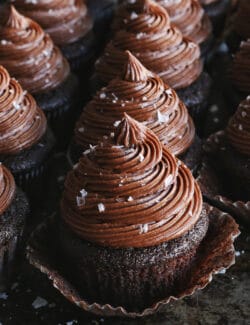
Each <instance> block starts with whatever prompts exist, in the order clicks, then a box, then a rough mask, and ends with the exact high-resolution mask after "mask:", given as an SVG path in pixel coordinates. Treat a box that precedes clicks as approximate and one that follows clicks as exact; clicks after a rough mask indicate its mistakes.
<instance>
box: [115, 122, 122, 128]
mask: <svg viewBox="0 0 250 325" xmlns="http://www.w3.org/2000/svg"><path fill="white" fill-rule="evenodd" d="M120 123H121V121H115V122H114V124H113V125H114V127H115V128H117V127H118V126H119V125H120Z"/></svg>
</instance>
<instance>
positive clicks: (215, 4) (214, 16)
mask: <svg viewBox="0 0 250 325" xmlns="http://www.w3.org/2000/svg"><path fill="white" fill-rule="evenodd" d="M200 3H201V4H202V6H203V8H204V9H205V12H206V13H207V15H208V17H209V18H210V19H211V22H212V24H213V30H214V33H215V34H216V35H219V34H220V33H221V32H222V30H223V27H224V23H225V19H226V16H227V13H228V11H229V9H230V0H200Z"/></svg>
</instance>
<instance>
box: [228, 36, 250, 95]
mask: <svg viewBox="0 0 250 325" xmlns="http://www.w3.org/2000/svg"><path fill="white" fill-rule="evenodd" d="M231 79H232V83H233V84H234V86H235V87H236V88H237V89H238V90H240V91H242V92H246V93H250V39H248V40H247V41H246V42H241V45H240V49H239V51H238V52H237V53H236V55H235V57H234V60H233V64H232V71H231Z"/></svg>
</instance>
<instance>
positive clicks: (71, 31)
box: [12, 0, 96, 80]
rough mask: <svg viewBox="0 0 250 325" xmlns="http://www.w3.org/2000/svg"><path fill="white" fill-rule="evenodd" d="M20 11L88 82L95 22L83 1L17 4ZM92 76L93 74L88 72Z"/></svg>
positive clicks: (22, 1) (21, 1)
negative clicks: (40, 28) (42, 30)
mask: <svg viewBox="0 0 250 325" xmlns="http://www.w3.org/2000/svg"><path fill="white" fill-rule="evenodd" d="M12 2H13V3H14V5H15V7H16V8H17V10H18V11H19V12H20V13H22V14H23V15H25V16H26V17H29V18H31V19H33V20H34V21H36V22H37V23H38V24H39V25H40V26H41V27H42V28H43V29H44V31H45V32H46V33H48V34H49V35H50V37H51V38H52V40H53V42H54V43H55V44H56V45H57V46H58V47H60V49H61V51H62V53H63V54H64V56H65V57H66V58H67V60H68V61H69V63H70V66H71V70H72V71H74V72H75V73H76V74H77V75H78V76H79V77H80V78H82V79H85V80H86V79H87V76H88V73H87V72H88V71H89V70H90V66H91V62H92V61H93V60H94V57H95V51H96V44H95V36H94V33H93V22H92V18H91V17H90V15H89V13H88V9H87V6H86V4H85V1H83V0H70V1H55V0H51V1H48V0H38V1H26V0H14V1H12ZM89 72H90V71H89Z"/></svg>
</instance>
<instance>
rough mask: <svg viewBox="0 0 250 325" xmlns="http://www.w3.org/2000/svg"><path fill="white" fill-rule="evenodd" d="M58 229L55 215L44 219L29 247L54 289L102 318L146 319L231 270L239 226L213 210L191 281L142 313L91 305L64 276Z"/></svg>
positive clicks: (31, 259) (31, 258)
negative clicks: (234, 243)
mask: <svg viewBox="0 0 250 325" xmlns="http://www.w3.org/2000/svg"><path fill="white" fill-rule="evenodd" d="M57 229H58V218H56V215H53V216H51V217H49V218H48V219H47V220H45V221H44V222H43V223H42V224H41V225H40V226H39V227H38V228H37V229H36V230H35V231H34V232H33V234H32V235H31V238H30V240H29V243H28V246H27V258H28V260H29V262H30V263H31V264H32V265H33V266H35V267H36V268H37V269H39V270H40V271H41V272H42V273H45V274H46V275H47V276H48V278H49V279H50V280H51V281H52V284H53V286H54V287H55V288H56V289H57V290H59V291H60V292H61V294H62V295H63V296H64V297H65V298H66V299H68V300H69V301H71V302H72V303H74V304H75V305H77V306H78V307H80V308H81V309H83V310H85V311H87V312H91V313H94V314H96V315H100V316H104V317H107V316H117V317H130V318H135V317H143V316H148V315H151V314H154V313H156V312H159V311H161V309H162V308H163V307H164V306H166V305H167V304H169V303H170V302H174V301H176V300H179V299H181V298H184V297H187V296H190V295H192V294H193V293H194V292H195V291H197V290H200V289H203V288H205V287H206V286H207V285H208V284H209V283H210V282H211V280H212V278H213V276H214V274H216V273H218V272H220V271H222V270H225V269H227V268H229V267H230V266H231V265H233V264H234V262H235V249H234V245H233V242H234V239H235V238H236V237H237V236H238V235H239V230H238V225H237V224H236V222H235V221H234V219H233V218H232V217H231V216H230V215H229V214H226V213H223V212H221V211H219V210H218V209H216V208H212V207H211V211H210V214H209V229H208V232H207V235H206V237H205V239H204V240H203V242H202V244H201V245H200V247H199V249H198V251H197V255H196V258H195V262H194V264H193V265H192V269H191V272H190V274H191V275H190V278H189V280H188V281H187V282H186V285H185V287H184V288H181V289H178V292H177V293H176V294H175V295H170V296H168V297H166V298H165V299H163V300H161V301H158V302H156V303H155V304H154V305H152V306H149V307H148V308H146V309H144V310H142V311H140V312H133V311H128V310H126V309H125V308H124V307H122V306H119V307H113V306H111V305H110V304H104V305H101V304H99V303H98V302H95V303H89V302H88V299H87V297H83V296H82V294H81V293H79V292H78V290H77V288H75V287H74V286H73V285H72V283H71V281H70V279H69V278H67V277H65V276H64V275H63V274H62V273H63V272H62V270H63V262H62V261H60V257H59V256H60V250H59V246H57V245H56V243H55V234H57Z"/></svg>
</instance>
